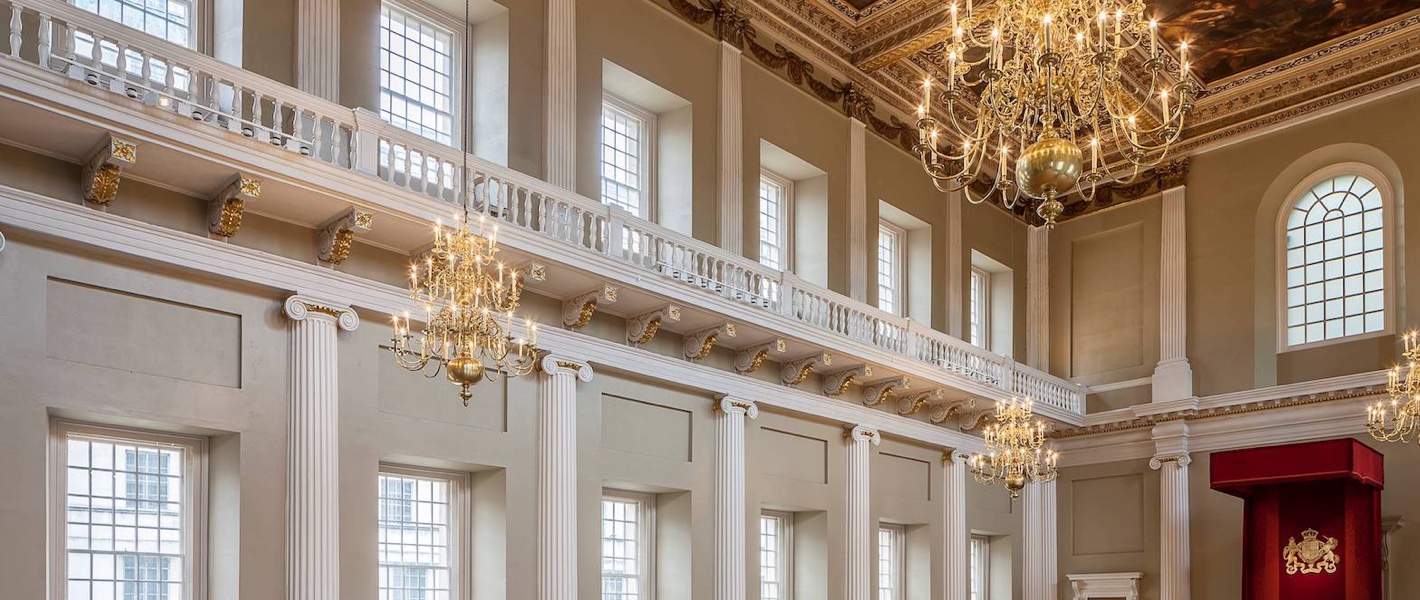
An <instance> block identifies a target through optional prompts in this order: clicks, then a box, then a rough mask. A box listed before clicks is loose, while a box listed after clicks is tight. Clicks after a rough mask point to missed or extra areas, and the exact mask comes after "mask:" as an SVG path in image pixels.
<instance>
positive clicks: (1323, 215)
mask: <svg viewBox="0 0 1420 600" xmlns="http://www.w3.org/2000/svg"><path fill="white" fill-rule="evenodd" d="M1385 200H1386V199H1384V198H1382V194H1381V191H1380V189H1378V188H1377V186H1376V184H1375V182H1373V181H1371V180H1370V179H1367V178H1366V177H1362V176H1360V175H1355V174H1345V175H1338V176H1335V177H1330V178H1328V179H1323V180H1322V181H1320V182H1318V183H1317V184H1315V185H1313V186H1312V187H1311V188H1310V189H1308V190H1307V191H1305V192H1303V193H1302V194H1301V195H1300V197H1298V198H1297V199H1296V200H1295V201H1294V202H1293V203H1292V208H1291V211H1290V212H1289V213H1288V214H1287V217H1286V222H1285V234H1286V244H1287V245H1286V258H1285V265H1286V266H1285V269H1286V271H1285V273H1284V276H1283V281H1284V282H1285V285H1286V290H1285V292H1284V307H1285V310H1286V316H1285V319H1284V322H1285V324H1286V331H1285V338H1284V339H1285V340H1286V344H1287V346H1299V345H1303V344H1312V343H1316V342H1324V341H1328V340H1335V339H1340V338H1345V337H1350V336H1356V335H1364V334H1368V333H1376V332H1381V331H1384V330H1385V328H1386V318H1385V310H1386V298H1385V294H1386V289H1385V288H1386V278H1385V268H1386V264H1385V263H1386V257H1385V254H1386V253H1385V243H1386V242H1385V214H1384V210H1383V208H1384V206H1383V203H1384V201H1385Z"/></svg>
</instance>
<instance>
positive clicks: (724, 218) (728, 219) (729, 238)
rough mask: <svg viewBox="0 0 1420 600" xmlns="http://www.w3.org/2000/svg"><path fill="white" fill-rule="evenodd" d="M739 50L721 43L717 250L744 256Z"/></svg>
mask: <svg viewBox="0 0 1420 600" xmlns="http://www.w3.org/2000/svg"><path fill="white" fill-rule="evenodd" d="M740 54H741V51H740V49H739V48H736V47H735V45H734V44H732V43H730V42H728V41H725V40H721V41H720V222H719V230H720V247H721V248H724V249H725V250H728V251H730V252H733V253H735V254H744V226H743V223H744V191H745V180H744V149H745V145H744V97H743V96H742V94H741V92H740V90H741V80H740Z"/></svg>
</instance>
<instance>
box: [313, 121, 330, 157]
mask: <svg viewBox="0 0 1420 600" xmlns="http://www.w3.org/2000/svg"><path fill="white" fill-rule="evenodd" d="M324 129H325V117H322V116H320V114H319V113H317V112H315V111H311V156H314V157H316V158H318V159H321V160H325V151H326V143H325V132H324V131H323V130H324ZM332 159H333V156H332ZM331 162H334V160H332V161H331Z"/></svg>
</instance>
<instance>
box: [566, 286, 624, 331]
mask: <svg viewBox="0 0 1420 600" xmlns="http://www.w3.org/2000/svg"><path fill="white" fill-rule="evenodd" d="M613 302H616V288H615V287H612V286H611V285H609V284H603V285H602V286H601V287H600V288H597V289H595V290H592V291H590V292H586V293H583V294H580V295H577V296H574V297H572V298H568V299H567V300H563V301H562V325H563V326H564V327H567V328H568V329H581V328H583V327H586V326H587V324H588V323H591V322H592V316H593V315H595V314H596V312H597V307H599V306H601V304H602V303H606V304H611V303H613Z"/></svg>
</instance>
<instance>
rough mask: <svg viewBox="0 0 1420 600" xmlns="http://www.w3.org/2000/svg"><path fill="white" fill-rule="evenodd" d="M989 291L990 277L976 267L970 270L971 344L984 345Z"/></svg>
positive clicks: (969, 337) (969, 334) (969, 333)
mask: <svg viewBox="0 0 1420 600" xmlns="http://www.w3.org/2000/svg"><path fill="white" fill-rule="evenodd" d="M990 293H991V285H990V277H989V276H988V275H987V274H986V273H985V272H984V271H979V270H976V269H972V271H971V298H970V301H971V317H970V318H971V323H969V328H968V329H969V331H968V341H970V342H971V343H972V344H974V345H977V346H980V347H982V348H985V347H986V337H987V336H986V327H987V325H986V315H987V311H988V310H989V309H990V306H989V294H990Z"/></svg>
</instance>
